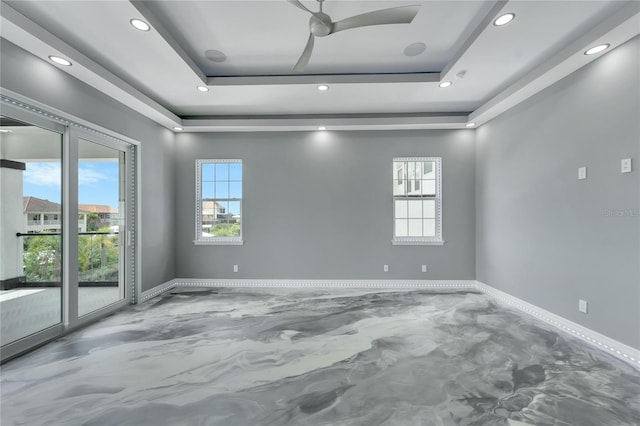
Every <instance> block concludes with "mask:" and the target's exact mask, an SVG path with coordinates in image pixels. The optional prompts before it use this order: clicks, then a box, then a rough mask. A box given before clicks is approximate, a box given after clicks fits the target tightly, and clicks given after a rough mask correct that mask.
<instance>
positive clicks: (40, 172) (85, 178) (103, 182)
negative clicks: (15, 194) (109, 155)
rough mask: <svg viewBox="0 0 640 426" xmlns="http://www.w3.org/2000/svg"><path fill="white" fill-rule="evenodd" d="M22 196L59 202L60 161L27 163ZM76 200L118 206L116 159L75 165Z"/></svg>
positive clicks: (81, 202) (84, 202)
mask: <svg viewBox="0 0 640 426" xmlns="http://www.w3.org/2000/svg"><path fill="white" fill-rule="evenodd" d="M23 176H24V178H23V185H24V186H23V190H22V193H23V194H24V196H25V197H26V196H32V197H38V198H42V199H44V200H49V201H53V202H55V203H60V196H61V182H62V171H61V168H60V163H57V162H54V163H51V162H47V163H35V162H34V163H27V169H26V170H25V172H24V175H23ZM78 183H79V187H78V202H79V204H104V205H108V206H112V207H118V162H117V161H100V162H88V161H83V162H80V166H79V167H78Z"/></svg>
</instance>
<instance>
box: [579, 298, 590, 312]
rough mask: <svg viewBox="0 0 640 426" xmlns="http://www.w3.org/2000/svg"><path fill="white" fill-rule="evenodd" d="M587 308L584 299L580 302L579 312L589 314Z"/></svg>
mask: <svg viewBox="0 0 640 426" xmlns="http://www.w3.org/2000/svg"><path fill="white" fill-rule="evenodd" d="M587 306H588V305H587V301H586V300H582V299H580V300H578V310H579V311H580V312H582V313H583V314H586V313H587Z"/></svg>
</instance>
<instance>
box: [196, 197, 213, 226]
mask: <svg viewBox="0 0 640 426" xmlns="http://www.w3.org/2000/svg"><path fill="white" fill-rule="evenodd" d="M214 206H215V201H203V202H202V210H201V211H200V213H201V214H202V223H213V221H214V220H215V218H216V216H215V215H216V211H215V207H214Z"/></svg>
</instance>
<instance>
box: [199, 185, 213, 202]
mask: <svg viewBox="0 0 640 426" xmlns="http://www.w3.org/2000/svg"><path fill="white" fill-rule="evenodd" d="M214 196H215V195H214V193H213V182H203V183H202V198H209V199H211V198H213V197H214Z"/></svg>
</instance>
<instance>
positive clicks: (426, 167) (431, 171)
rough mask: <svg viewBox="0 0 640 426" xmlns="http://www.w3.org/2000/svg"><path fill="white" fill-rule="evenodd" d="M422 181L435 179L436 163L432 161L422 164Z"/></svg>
mask: <svg viewBox="0 0 640 426" xmlns="http://www.w3.org/2000/svg"><path fill="white" fill-rule="evenodd" d="M423 171H424V173H423V179H435V178H436V163H434V162H433V161H425V162H424V163H423Z"/></svg>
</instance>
